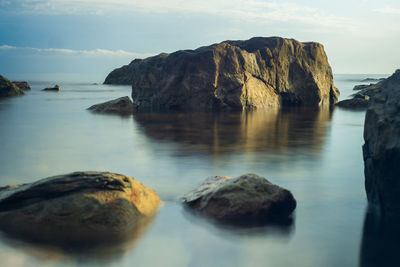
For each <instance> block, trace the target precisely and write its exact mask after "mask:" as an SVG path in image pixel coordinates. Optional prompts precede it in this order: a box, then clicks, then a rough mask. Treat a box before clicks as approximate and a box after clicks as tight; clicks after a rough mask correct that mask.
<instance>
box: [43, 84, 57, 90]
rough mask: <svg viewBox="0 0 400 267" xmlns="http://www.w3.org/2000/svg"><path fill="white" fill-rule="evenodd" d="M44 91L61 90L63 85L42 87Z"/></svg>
mask: <svg viewBox="0 0 400 267" xmlns="http://www.w3.org/2000/svg"><path fill="white" fill-rule="evenodd" d="M42 91H53V92H59V91H61V87H60V86H59V85H57V84H56V85H54V87H48V88H44V89H42Z"/></svg>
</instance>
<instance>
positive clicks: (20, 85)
mask: <svg viewBox="0 0 400 267" xmlns="http://www.w3.org/2000/svg"><path fill="white" fill-rule="evenodd" d="M12 83H13V84H15V85H16V86H17V87H18V88H19V89H21V90H31V87H30V85H29V83H28V82H18V81H13V82H12Z"/></svg>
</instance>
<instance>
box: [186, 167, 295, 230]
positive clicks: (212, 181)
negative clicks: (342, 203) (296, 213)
mask: <svg viewBox="0 0 400 267" xmlns="http://www.w3.org/2000/svg"><path fill="white" fill-rule="evenodd" d="M183 203H184V205H185V206H187V207H189V208H190V209H193V210H194V211H196V212H199V213H200V214H202V215H205V216H208V217H211V218H214V219H217V220H222V221H227V222H229V221H231V222H236V221H249V222H251V221H260V222H279V221H285V220H287V219H288V218H289V216H290V215H291V214H292V212H293V210H294V209H295V208H296V200H295V199H294V197H293V195H292V193H291V192H290V191H288V190H286V189H283V188H281V187H279V186H277V185H274V184H271V183H270V182H269V181H268V180H267V179H265V178H263V177H259V176H257V175H255V174H245V175H242V176H239V177H236V178H230V177H227V176H214V177H210V178H208V179H207V180H206V181H205V182H204V183H203V184H201V185H200V186H199V187H198V188H196V189H195V190H193V191H192V192H190V193H188V194H186V195H185V196H184V197H183Z"/></svg>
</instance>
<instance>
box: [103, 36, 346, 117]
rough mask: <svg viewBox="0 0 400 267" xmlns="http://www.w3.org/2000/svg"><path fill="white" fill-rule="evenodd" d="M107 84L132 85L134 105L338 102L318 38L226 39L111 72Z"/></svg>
mask: <svg viewBox="0 0 400 267" xmlns="http://www.w3.org/2000/svg"><path fill="white" fill-rule="evenodd" d="M105 83H106V84H113V83H114V84H132V99H133V102H134V103H135V104H137V105H138V107H139V109H147V108H152V109H179V110H216V109H217V110H218V109H227V110H244V109H256V108H266V107H277V106H281V105H305V106H319V105H330V104H334V103H336V101H337V96H338V94H339V92H338V90H337V89H336V87H335V86H334V84H333V78H332V71H331V67H330V66H329V64H328V59H327V56H326V54H325V51H324V48H323V46H322V45H321V44H318V43H312V42H310V43H301V42H298V41H296V40H293V39H284V38H279V37H271V38H262V37H257V38H252V39H250V40H247V41H225V42H222V43H219V44H213V45H211V46H205V47H200V48H198V49H196V50H182V51H177V52H175V53H172V54H165V53H164V54H160V55H157V56H154V57H150V58H146V59H143V60H141V59H135V60H134V61H132V62H131V63H130V64H129V65H127V66H123V67H122V68H120V69H116V70H114V71H112V72H111V73H110V74H109V75H108V77H107V78H106V80H105Z"/></svg>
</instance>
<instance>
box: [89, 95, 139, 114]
mask: <svg viewBox="0 0 400 267" xmlns="http://www.w3.org/2000/svg"><path fill="white" fill-rule="evenodd" d="M136 109H137V106H136V105H135V104H133V103H132V100H131V99H130V98H129V97H128V96H124V97H120V98H117V99H114V100H111V101H107V102H104V103H100V104H96V105H93V106H91V107H90V108H88V110H91V111H93V112H98V113H117V114H132V113H134V112H135V111H136Z"/></svg>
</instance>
